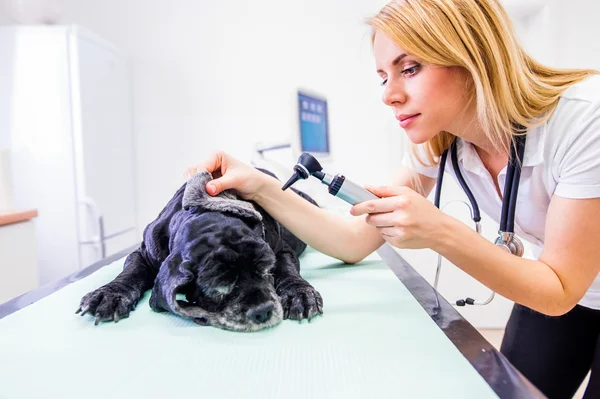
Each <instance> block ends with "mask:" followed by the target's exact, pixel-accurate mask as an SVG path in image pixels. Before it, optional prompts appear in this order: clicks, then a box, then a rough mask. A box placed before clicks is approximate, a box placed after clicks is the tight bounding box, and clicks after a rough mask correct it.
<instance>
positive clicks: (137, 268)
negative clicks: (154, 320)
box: [76, 249, 158, 325]
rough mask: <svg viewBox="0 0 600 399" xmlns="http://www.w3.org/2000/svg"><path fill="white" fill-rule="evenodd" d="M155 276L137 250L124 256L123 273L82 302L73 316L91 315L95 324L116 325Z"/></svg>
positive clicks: (131, 308)
mask: <svg viewBox="0 0 600 399" xmlns="http://www.w3.org/2000/svg"><path fill="white" fill-rule="evenodd" d="M157 273H158V270H155V268H153V267H151V266H150V264H149V263H148V262H147V261H146V260H145V259H144V257H143V256H142V254H141V252H140V249H137V250H135V251H134V252H132V253H131V254H129V256H127V259H126V260H125V267H124V268H123V271H122V272H121V273H120V274H119V275H118V276H117V277H116V278H115V279H114V280H113V281H111V282H110V283H108V284H106V285H104V286H102V287H100V288H98V289H97V290H95V291H92V292H90V293H88V294H87V295H86V296H84V297H83V298H82V299H81V303H80V305H79V309H78V310H77V312H76V313H81V315H82V316H83V315H84V314H86V313H90V314H91V315H93V316H95V318H96V321H95V324H96V325H98V323H100V322H101V321H110V320H114V321H115V322H118V321H119V320H120V319H122V318H126V317H128V316H129V312H131V311H132V310H133V309H135V307H136V305H137V303H138V301H139V300H140V298H141V297H142V295H143V294H144V292H146V291H147V290H149V289H150V288H152V284H153V282H154V278H155V277H156V274H157Z"/></svg>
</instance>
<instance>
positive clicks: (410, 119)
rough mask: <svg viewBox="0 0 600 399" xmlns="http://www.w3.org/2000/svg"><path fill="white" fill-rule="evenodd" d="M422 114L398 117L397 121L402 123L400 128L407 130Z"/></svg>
mask: <svg viewBox="0 0 600 399" xmlns="http://www.w3.org/2000/svg"><path fill="white" fill-rule="evenodd" d="M419 115H421V114H413V115H398V116H396V119H398V121H399V122H400V127H402V128H403V129H406V128H407V127H408V126H409V125H410V124H412V123H413V122H414V120H415V119H417V118H418V117H419Z"/></svg>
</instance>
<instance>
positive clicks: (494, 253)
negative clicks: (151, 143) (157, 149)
mask: <svg viewBox="0 0 600 399" xmlns="http://www.w3.org/2000/svg"><path fill="white" fill-rule="evenodd" d="M368 24H369V25H370V27H371V28H372V32H373V33H372V42H373V53H374V56H375V64H376V68H375V69H376V70H377V73H378V74H379V75H380V77H381V80H382V85H383V86H384V92H383V102H384V103H385V104H386V105H388V106H389V107H390V108H391V110H392V111H393V112H394V115H395V116H396V118H397V119H398V120H399V124H400V126H401V127H402V128H403V129H404V132H405V133H406V134H407V136H408V138H409V139H410V141H411V142H412V143H413V145H414V148H413V151H412V152H411V154H409V156H408V157H406V162H405V165H406V167H405V168H404V169H403V170H402V171H400V173H399V174H398V178H397V179H396V180H395V181H394V182H392V183H391V184H390V185H389V186H386V187H369V189H370V190H371V191H373V192H374V193H375V194H377V195H378V196H379V197H381V199H379V200H374V201H367V202H363V203H361V204H357V205H355V206H354V207H353V208H352V211H351V213H352V214H353V215H355V216H357V217H356V218H353V219H351V220H347V219H344V218H342V217H339V216H337V215H334V214H331V213H328V212H326V211H324V210H322V209H318V208H315V207H313V206H311V205H310V204H308V203H307V202H306V201H304V200H302V199H301V198H300V197H298V196H296V195H294V194H293V193H291V192H289V191H282V190H281V182H278V181H275V180H274V179H272V178H270V177H268V176H265V175H264V174H262V173H260V172H258V171H256V170H254V169H253V168H251V167H250V166H248V165H246V164H244V163H242V162H240V161H238V160H237V159H234V158H233V157H231V156H229V155H227V154H226V153H223V152H219V153H217V154H215V155H214V156H212V157H211V158H210V159H208V160H206V161H205V162H203V163H201V164H199V165H196V166H194V167H190V168H189V169H188V170H187V172H186V173H187V174H188V175H190V174H192V173H195V172H196V171H197V170H200V169H207V170H208V171H210V172H213V174H214V176H215V180H213V181H212V182H210V183H208V185H207V190H208V191H209V193H211V194H213V195H216V194H217V193H219V192H221V191H223V190H225V189H235V190H237V192H238V193H239V194H240V195H241V196H242V197H244V198H246V199H251V200H254V201H256V202H257V203H259V204H260V205H261V206H262V207H264V208H265V209H266V210H267V211H268V212H269V213H270V214H271V215H272V216H273V217H274V218H275V219H277V220H279V221H280V222H281V223H283V224H284V225H285V226H286V227H287V228H288V229H290V230H291V231H292V232H294V233H295V234H296V235H297V236H298V237H300V238H301V239H303V240H304V241H305V242H307V243H308V244H309V245H310V246H312V247H313V248H315V249H317V250H319V251H321V252H323V253H325V254H328V255H331V256H333V257H336V258H338V259H340V260H342V261H345V262H349V263H353V262H358V261H360V260H361V259H363V258H364V257H365V256H367V255H368V254H369V253H371V252H373V251H374V250H375V249H376V248H378V247H379V246H380V245H381V244H383V243H384V242H388V243H390V244H391V245H393V246H396V247H398V248H431V249H433V250H434V251H436V252H438V253H440V254H441V255H442V256H444V257H445V258H447V259H448V260H450V261H451V262H452V263H454V264H455V265H457V266H458V267H460V268H461V269H462V270H464V271H465V272H467V273H469V274H470V275H471V276H473V277H474V278H476V279H477V280H479V281H480V282H481V283H483V284H485V285H486V286H487V287H489V288H490V289H492V290H494V291H496V292H497V293H499V294H501V295H502V296H504V297H506V298H509V299H511V300H513V301H514V302H515V303H516V305H515V307H514V309H513V312H512V314H511V317H510V320H509V322H508V325H507V329H506V334H505V339H504V342H503V343H502V352H503V353H504V354H505V355H506V356H507V357H508V359H509V360H510V361H511V362H512V363H513V364H514V365H515V366H516V367H517V368H518V369H519V370H520V371H521V372H522V373H523V374H524V375H525V376H526V377H527V378H528V379H529V380H530V381H532V382H533V383H534V384H535V385H537V387H538V388H539V389H540V390H541V391H543V392H544V393H545V394H546V395H547V396H548V397H549V398H551V399H552V398H570V397H571V396H572V395H573V394H574V393H575V391H576V390H577V388H578V386H579V384H580V383H581V382H582V380H583V379H584V377H585V375H586V374H587V372H588V371H589V370H590V369H591V370H592V374H591V379H590V383H589V384H588V387H587V391H586V398H598V397H600V345H597V344H598V343H600V341H599V338H600V280H597V277H598V273H599V272H600V244H599V243H600V77H598V76H596V75H595V74H596V72H595V71H590V70H559V69H554V68H550V67H547V66H544V65H541V64H539V63H538V62H536V61H535V60H534V59H532V58H531V57H530V56H528V55H527V54H526V53H525V52H524V51H523V49H522V48H521V47H520V46H519V44H518V43H517V40H516V39H515V34H514V32H513V30H512V28H511V22H510V20H509V18H508V16H507V14H506V12H505V10H504V9H503V8H502V6H501V5H500V4H499V2H498V1H497V0H397V1H393V2H391V3H389V4H388V5H386V6H385V7H384V8H383V9H382V10H381V11H380V12H379V13H378V14H377V15H375V16H374V17H372V18H370V19H369V20H368ZM514 126H521V128H519V129H515V128H514ZM523 127H524V129H523ZM399 133H400V130H399ZM523 134H526V140H527V144H526V147H525V152H524V157H523V159H522V172H521V181H520V189H519V200H518V206H517V209H516V217H515V225H516V233H517V235H519V236H520V237H521V238H524V239H526V240H528V241H530V242H531V243H532V244H533V245H534V246H535V247H537V248H539V251H538V252H539V254H538V256H537V258H536V259H535V260H531V259H523V258H520V257H517V256H515V255H512V254H510V253H508V252H506V251H504V250H503V249H502V248H499V247H498V246H496V245H494V244H493V243H491V242H489V241H487V240H486V239H484V238H482V237H481V236H479V235H478V234H477V233H476V232H475V231H473V230H472V229H471V228H470V227H469V226H467V225H465V224H463V223H461V222H459V221H457V220H456V219H454V218H452V217H450V216H448V215H446V214H444V213H442V212H441V211H440V210H438V208H436V207H435V206H434V205H433V204H432V203H431V202H429V201H428V200H427V199H426V198H425V197H426V196H427V195H428V194H429V193H430V192H431V190H432V189H433V187H434V185H435V182H436V180H435V177H436V174H437V171H438V167H439V160H440V156H441V154H442V153H443V152H444V151H445V150H447V149H448V148H449V147H450V145H451V144H452V143H453V142H454V141H456V143H457V149H458V151H457V153H458V160H459V165H460V166H459V167H460V171H461V173H462V175H463V176H464V178H465V180H466V181H467V183H468V185H469V187H470V189H471V191H472V192H473V194H474V196H475V197H476V198H477V199H478V201H479V204H480V206H481V208H482V210H483V211H485V212H486V213H487V214H488V215H490V216H491V217H493V218H494V217H495V218H498V216H499V215H500V211H501V202H502V199H501V197H502V193H503V186H504V181H505V176H506V166H507V162H508V158H509V154H510V148H511V145H512V143H513V141H514V139H515V137H516V136H518V135H523ZM399 156H400V154H399ZM448 162H449V160H448ZM446 170H447V171H448V172H449V173H450V174H454V171H453V170H452V167H449V168H446ZM465 243H468V244H467V245H466V244H465Z"/></svg>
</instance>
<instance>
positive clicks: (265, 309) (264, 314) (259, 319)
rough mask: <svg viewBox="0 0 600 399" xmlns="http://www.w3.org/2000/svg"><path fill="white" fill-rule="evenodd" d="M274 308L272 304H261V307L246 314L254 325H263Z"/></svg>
mask: <svg viewBox="0 0 600 399" xmlns="http://www.w3.org/2000/svg"><path fill="white" fill-rule="evenodd" d="M274 307H275V306H274V305H273V302H269V303H263V304H262V305H259V306H256V307H254V308H252V309H250V310H249V311H248V313H247V315H248V318H249V319H250V320H252V321H253V322H255V323H256V324H261V323H265V322H267V321H268V320H269V319H270V318H271V316H272V315H273V308H274Z"/></svg>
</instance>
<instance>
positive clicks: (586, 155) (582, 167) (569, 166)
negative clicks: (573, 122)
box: [554, 111, 600, 198]
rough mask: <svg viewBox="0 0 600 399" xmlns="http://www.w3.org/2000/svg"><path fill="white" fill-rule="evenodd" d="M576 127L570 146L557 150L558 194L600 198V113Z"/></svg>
mask: <svg viewBox="0 0 600 399" xmlns="http://www.w3.org/2000/svg"><path fill="white" fill-rule="evenodd" d="M585 119H587V120H584V121H583V123H582V124H581V125H579V126H573V128H574V129H576V130H577V131H572V132H573V134H572V135H569V136H570V137H569V139H568V140H565V141H564V142H563V145H567V147H566V148H565V149H564V150H562V151H559V152H558V153H557V155H558V154H560V155H558V156H559V157H560V159H555V162H557V163H558V179H557V180H558V181H557V186H556V190H555V192H554V193H555V194H556V195H559V196H561V197H565V198H596V197H600V112H597V111H596V112H594V114H593V115H592V116H591V118H585Z"/></svg>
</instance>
